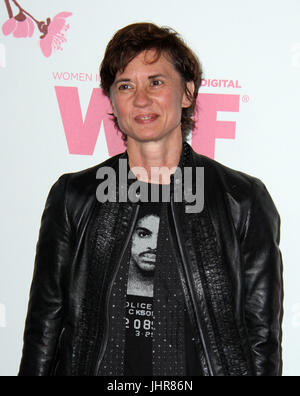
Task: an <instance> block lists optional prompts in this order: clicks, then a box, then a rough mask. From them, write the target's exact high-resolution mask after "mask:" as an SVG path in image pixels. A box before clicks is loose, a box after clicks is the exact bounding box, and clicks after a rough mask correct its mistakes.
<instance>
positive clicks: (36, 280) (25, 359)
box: [19, 175, 73, 376]
mask: <svg viewBox="0 0 300 396" xmlns="http://www.w3.org/2000/svg"><path fill="white" fill-rule="evenodd" d="M66 182H67V175H63V176H61V177H60V178H59V179H58V181H57V182H56V183H55V184H54V185H53V187H52V188H51V190H50V193H49V195H48V198H47V201H46V205H45V209H44V212H43V215H42V220H41V227H40V232H39V239H38V243H37V246H36V257H35V263H34V273H33V280H32V284H31V289H30V297H29V304H28V312H27V318H26V323H25V331H24V345H23V353H22V359H21V364H20V369H19V376H48V375H50V374H51V370H52V369H53V367H52V366H53V363H54V359H55V352H56V346H57V342H58V339H59V336H60V332H61V328H62V314H63V301H64V286H63V285H64V279H63V277H64V271H65V268H66V267H67V266H68V264H69V263H70V260H71V257H72V251H73V249H72V232H71V226H70V223H69V219H68V214H67V211H66V204H65V200H66V199H65V196H66V195H65V190H66Z"/></svg>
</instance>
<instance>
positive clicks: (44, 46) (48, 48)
mask: <svg viewBox="0 0 300 396" xmlns="http://www.w3.org/2000/svg"><path fill="white" fill-rule="evenodd" d="M52 41H53V37H52V36H49V35H47V36H46V37H45V38H44V39H42V40H40V47H41V50H42V53H43V55H44V56H45V57H46V58H49V56H51V54H52Z"/></svg>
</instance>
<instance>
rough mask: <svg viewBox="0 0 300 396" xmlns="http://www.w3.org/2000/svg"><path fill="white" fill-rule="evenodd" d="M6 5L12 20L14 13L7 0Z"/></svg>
mask: <svg viewBox="0 0 300 396" xmlns="http://www.w3.org/2000/svg"><path fill="white" fill-rule="evenodd" d="M5 5H6V8H7V12H8V16H9V19H10V18H12V17H13V12H12V9H11V5H10V2H9V0H5Z"/></svg>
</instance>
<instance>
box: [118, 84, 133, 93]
mask: <svg viewBox="0 0 300 396" xmlns="http://www.w3.org/2000/svg"><path fill="white" fill-rule="evenodd" d="M129 88H130V85H129V84H122V85H120V86H119V89H120V90H121V91H126V90H127V89H129Z"/></svg>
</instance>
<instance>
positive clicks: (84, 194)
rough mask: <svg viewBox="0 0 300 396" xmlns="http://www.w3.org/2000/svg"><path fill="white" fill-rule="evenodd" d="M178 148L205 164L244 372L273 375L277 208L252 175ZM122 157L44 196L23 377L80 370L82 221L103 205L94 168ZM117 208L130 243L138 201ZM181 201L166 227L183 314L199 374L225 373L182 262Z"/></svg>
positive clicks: (103, 340) (100, 342) (277, 368)
mask: <svg viewBox="0 0 300 396" xmlns="http://www.w3.org/2000/svg"><path fill="white" fill-rule="evenodd" d="M185 147H186V149H187V150H188V151H189V152H190V154H191V163H190V165H191V166H193V167H195V166H198V167H204V174H205V207H206V209H207V210H208V212H209V214H210V217H211V220H212V224H213V228H214V231H215V233H216V238H217V241H218V246H219V247H220V249H221V254H222V260H223V261H222V262H223V263H224V267H226V271H227V273H228V276H229V279H230V284H231V290H232V309H233V318H234V321H235V323H234V325H235V327H236V329H237V332H238V334H239V335H241V340H242V341H241V343H242V348H243V351H244V356H245V359H246V362H247V363H246V364H247V366H248V369H247V375H253V376H279V375H281V373H282V354H281V338H282V334H281V323H282V298H283V286H282V260H281V253H280V250H279V238H280V236H279V235H280V218H279V215H278V213H277V210H276V208H275V206H274V203H273V201H272V199H271V197H270V195H269V194H268V192H267V190H266V188H265V186H264V185H263V183H262V182H261V181H260V180H258V179H257V178H254V177H251V176H249V175H246V174H244V173H242V172H238V171H235V170H232V169H229V168H228V167H225V166H224V165H222V164H220V163H218V162H216V161H214V160H212V159H209V158H207V157H205V156H202V155H199V154H197V153H196V152H194V151H193V150H192V148H191V147H190V146H189V145H188V144H187V143H186V144H185ZM120 158H128V156H127V152H125V153H123V154H120V155H117V156H115V157H112V158H110V159H108V160H107V161H105V162H103V163H102V164H100V165H97V166H95V167H93V168H90V169H87V170H84V171H81V172H77V173H72V174H65V175H63V176H61V177H60V178H59V180H58V181H57V182H56V183H55V184H54V186H53V187H52V189H51V191H50V193H49V196H48V199H47V202H46V206H45V210H44V213H43V216H42V222H41V228H40V234H39V240H38V244H37V251H36V260H35V269H34V276H33V281H32V286H31V292H30V301H29V306H28V314H27V320H26V325H25V333H24V347H23V356H22V361H21V365H20V371H19V375H21V376H49V375H81V374H83V373H82V372H80V370H78V369H77V371H76V370H75V369H74V367H75V366H76V362H75V360H76V359H77V357H76V344H77V343H78V342H80V337H79V336H78V334H80V329H79V323H80V317H81V315H82V312H81V308H82V301H83V298H84V295H85V289H86V285H87V275H86V274H87V272H88V270H87V269H88V264H89V263H88V246H89V233H90V228H91V226H90V224H91V220H92V218H93V213H94V209H95V207H96V206H97V205H101V204H99V202H97V200H96V188H97V186H98V185H99V181H98V180H97V179H96V172H97V170H98V169H99V167H101V166H111V167H113V168H114V169H115V170H116V172H117V173H118V169H117V168H118V159H120ZM110 205H114V203H111V204H110ZM124 205H127V206H128V211H129V215H128V217H127V219H125V220H124V222H123V225H124V241H125V240H127V241H128V238H129V236H130V233H131V232H132V229H133V222H134V221H135V217H136V213H137V208H138V204H131V203H128V204H124ZM179 207H180V205H179V204H176V205H175V204H174V202H173V203H172V202H171V208H172V210H171V213H172V215H171V216H172V217H173V222H174V228H175V230H174V232H175V234H176V238H177V243H178V246H179V250H180V253H181V255H182V257H181V259H182V262H183V264H184V266H185V271H183V272H182V277H183V278H185V279H183V281H184V283H185V284H186V285H187V289H188V293H189V295H191V296H192V297H191V305H190V308H189V310H190V311H189V314H190V315H191V316H192V315H194V318H196V319H195V320H196V326H197V328H198V330H199V333H198V336H199V342H201V344H202V347H203V351H204V355H205V356H204V357H205V359H206V366H207V372H206V375H210V376H222V375H226V370H225V369H224V367H223V366H224V364H223V363H222V362H223V360H224V359H223V360H222V359H221V358H219V357H218V351H217V348H214V346H213V345H212V341H211V340H212V339H214V338H212V337H214V336H213V335H212V333H213V331H210V329H209V323H214V322H216V318H217V315H218V312H215V314H214V311H213V307H212V308H211V309H210V307H209V303H210V300H209V299H208V298H207V301H205V293H203V289H202V288H201V287H200V286H199V279H198V278H197V276H196V275H197V274H194V273H193V269H192V268H191V267H190V262H191V257H190V253H189V249H188V248H187V246H186V241H185V238H184V235H183V233H182V230H181V226H182V224H181V220H180V213H179V212H180V210H179V209H178V208H179ZM112 213H113V212H112ZM190 216H191V215H190ZM110 220H112V221H113V219H110ZM104 227H105V226H104ZM107 227H108V226H107ZM107 232H108V231H107ZM105 235H106V229H105V228H104V239H103V241H104V242H103V244H105V243H106V242H107V241H106V240H105ZM109 238H110V239H112V238H113V236H111V235H109V234H107V240H109ZM109 243H112V240H109V242H108V243H107V244H109ZM103 249H106V247H103ZM103 251H104V252H105V250H103ZM118 254H119V253H118ZM109 279H110V280H109V281H108V285H107V286H105V287H106V288H107V291H108V293H106V290H105V293H104V297H103V298H104V299H103V300H102V304H105V306H107V305H108V299H109V296H110V292H111V289H112V282H113V276H111V277H110V278H109ZM99 287H100V286H99ZM105 311H106V310H105V309H104V310H103V315H102V316H101V315H100V322H99V323H101V325H103V327H104V331H103V333H101V334H102V335H101V336H99V337H98V338H97V339H94V343H95V349H96V350H97V352H95V354H94V355H93V357H92V358H91V359H90V360H91V361H90V362H89V363H88V364H89V366H88V367H89V369H88V370H87V371H86V372H85V373H84V375H97V370H98V368H99V365H100V362H101V359H102V357H103V354H104V352H105V346H106V344H107V337H108V329H107V322H106V314H105ZM195 312H196V313H198V314H195ZM212 328H213V327H212ZM91 342H92V341H91ZM223 349H226V346H225V347H224V348H223ZM202 358H203V357H202Z"/></svg>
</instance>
